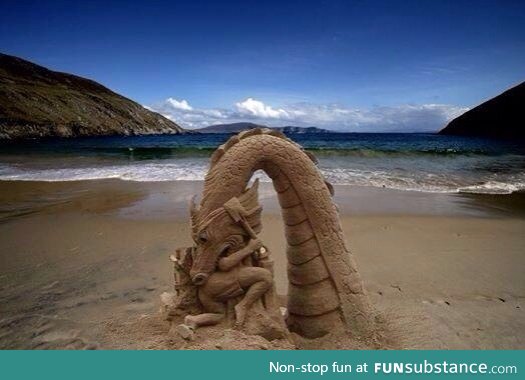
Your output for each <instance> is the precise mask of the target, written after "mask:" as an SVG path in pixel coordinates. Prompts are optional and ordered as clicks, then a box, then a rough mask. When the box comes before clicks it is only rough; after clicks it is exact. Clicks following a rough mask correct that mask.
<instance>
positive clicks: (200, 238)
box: [197, 231, 208, 244]
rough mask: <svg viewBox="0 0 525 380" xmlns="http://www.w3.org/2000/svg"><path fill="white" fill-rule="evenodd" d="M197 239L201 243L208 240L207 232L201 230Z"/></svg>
mask: <svg viewBox="0 0 525 380" xmlns="http://www.w3.org/2000/svg"><path fill="white" fill-rule="evenodd" d="M197 240H198V242H199V243H201V244H206V243H207V242H208V234H207V233H206V231H202V232H201V233H200V234H199V236H198V237H197Z"/></svg>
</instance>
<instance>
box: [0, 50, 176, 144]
mask: <svg viewBox="0 0 525 380" xmlns="http://www.w3.org/2000/svg"><path fill="white" fill-rule="evenodd" d="M183 132H184V130H183V129H182V128H181V127H180V126H178V125H177V124H175V123H174V122H172V121H171V120H168V119H167V118H165V117H163V116H162V115H160V114H158V113H155V112H152V111H149V110H147V109H145V108H144V107H142V106H141V105H140V104H138V103H136V102H134V101H132V100H130V99H127V98H125V97H123V96H121V95H119V94H116V93H114V92H113V91H111V90H109V89H107V88H106V87H104V86H102V85H100V84H99V83H97V82H94V81H92V80H89V79H85V78H81V77H78V76H75V75H71V74H66V73H60V72H56V71H51V70H48V69H46V68H45V67H42V66H39V65H36V64H34V63H31V62H28V61H26V60H23V59H21V58H17V57H13V56H9V55H5V54H0V139H15V138H34V137H51V136H54V137H77V136H104V135H140V134H154V133H169V134H175V133H183Z"/></svg>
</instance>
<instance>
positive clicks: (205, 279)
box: [170, 129, 371, 339]
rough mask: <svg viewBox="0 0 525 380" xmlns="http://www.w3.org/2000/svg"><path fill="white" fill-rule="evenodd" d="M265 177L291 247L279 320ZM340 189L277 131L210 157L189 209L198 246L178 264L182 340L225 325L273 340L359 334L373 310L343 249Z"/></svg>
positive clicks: (256, 134) (180, 255)
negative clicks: (266, 235)
mask: <svg viewBox="0 0 525 380" xmlns="http://www.w3.org/2000/svg"><path fill="white" fill-rule="evenodd" d="M257 170H263V171H264V172H266V174H267V175H268V176H269V177H270V178H271V179H272V182H273V186H274V189H275V191H276V192H277V195H278V199H279V204H280V207H281V212H282V217H283V221H284V225H285V236H286V241H287V251H286V256H287V260H288V268H287V269H288V282H289V284H288V295H287V307H286V313H284V315H283V313H281V310H282V309H281V310H280V308H279V306H278V304H279V303H278V300H277V296H276V293H275V289H274V285H273V261H272V259H271V256H272V255H271V253H270V252H269V250H268V248H267V247H265V246H264V244H263V243H262V242H261V241H260V239H259V238H258V236H257V235H258V234H259V233H260V231H261V230H262V223H261V211H262V207H261V206H260V204H259V201H258V181H255V183H254V184H253V185H251V187H249V188H247V186H248V184H249V181H250V179H251V177H252V175H253V173H254V172H255V171H257ZM332 195H333V187H332V186H331V185H330V184H329V183H327V182H325V180H324V178H323V177H322V174H321V172H320V171H319V170H318V168H317V166H316V160H315V157H313V156H312V155H311V154H309V152H306V151H304V150H303V149H302V148H301V147H300V146H299V145H298V144H296V143H295V142H293V141H292V140H290V139H288V138H287V137H286V136H285V135H283V134H282V133H280V132H277V131H274V130H270V129H252V130H249V131H245V132H241V133H240V134H238V135H236V136H233V137H231V138H230V139H229V140H228V141H227V142H226V143H225V144H223V145H221V146H220V147H219V148H218V149H217V150H216V151H215V153H214V154H213V155H212V157H211V163H210V168H209V171H208V174H207V175H206V178H205V183H204V191H203V195H202V200H201V202H200V206H199V207H196V206H195V204H194V202H192V206H191V209H190V212H191V227H192V238H193V241H194V245H193V246H192V247H189V248H181V249H179V250H177V252H176V254H175V255H173V256H172V261H173V262H174V265H175V284H176V291H177V300H176V303H175V305H174V307H173V308H172V310H171V311H170V315H172V316H173V315H185V318H184V323H183V324H180V325H179V326H178V330H179V333H180V334H181V335H183V336H184V337H188V336H190V335H191V334H192V333H193V331H195V330H196V329H198V328H199V327H201V326H205V325H214V324H218V323H222V322H223V321H228V323H231V325H232V326H233V327H235V328H240V329H248V330H249V331H250V332H251V333H255V334H260V335H262V336H265V337H267V338H269V339H272V338H279V337H282V336H285V335H286V334H287V333H288V332H289V331H291V332H295V333H297V334H299V335H301V336H303V337H306V338H315V337H320V336H323V335H325V334H327V333H329V332H334V331H349V332H351V333H353V334H356V335H360V334H362V333H363V332H364V331H367V330H368V328H369V325H370V316H371V312H370V306H369V303H368V300H367V297H366V295H365V292H364V289H363V284H362V281H361V278H360V276H359V274H358V272H357V270H356V265H355V263H354V260H353V258H352V255H351V254H350V252H349V251H348V249H347V248H346V245H345V241H344V236H343V232H342V229H341V225H340V220H339V215H338V212H337V208H336V206H335V204H334V203H333V201H332Z"/></svg>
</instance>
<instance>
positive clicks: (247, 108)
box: [235, 98, 289, 119]
mask: <svg viewBox="0 0 525 380" xmlns="http://www.w3.org/2000/svg"><path fill="white" fill-rule="evenodd" d="M235 106H236V107H237V110H238V111H239V112H240V113H242V114H248V115H251V116H255V117H261V118H271V119H286V118H289V114H288V112H286V111H285V110H283V109H281V108H279V109H273V108H272V107H270V106H267V105H266V104H264V103H263V102H261V101H259V100H255V99H253V98H248V99H246V100H244V101H242V102H239V103H235Z"/></svg>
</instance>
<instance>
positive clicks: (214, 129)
mask: <svg viewBox="0 0 525 380" xmlns="http://www.w3.org/2000/svg"><path fill="white" fill-rule="evenodd" d="M252 128H270V129H276V130H278V131H281V132H283V133H335V132H332V131H329V130H327V129H321V128H316V127H294V126H286V127H268V126H266V125H260V124H255V123H232V124H216V125H210V126H209V127H204V128H200V129H196V130H195V131H196V132H200V133H239V132H241V131H244V130H247V129H252Z"/></svg>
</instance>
